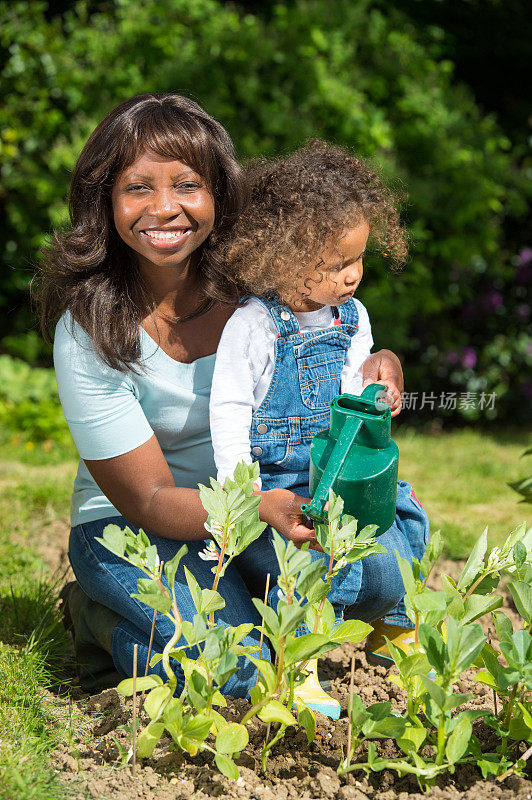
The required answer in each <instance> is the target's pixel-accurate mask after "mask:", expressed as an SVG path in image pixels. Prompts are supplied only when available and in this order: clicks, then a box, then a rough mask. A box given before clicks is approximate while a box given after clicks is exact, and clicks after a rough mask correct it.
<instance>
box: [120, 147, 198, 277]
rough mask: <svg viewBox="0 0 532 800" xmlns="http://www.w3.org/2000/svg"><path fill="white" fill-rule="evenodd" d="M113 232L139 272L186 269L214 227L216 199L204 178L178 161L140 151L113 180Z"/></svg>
mask: <svg viewBox="0 0 532 800" xmlns="http://www.w3.org/2000/svg"><path fill="white" fill-rule="evenodd" d="M112 204H113V215H114V222H115V227H116V230H117V232H118V234H119V236H120V237H121V238H122V239H123V240H124V242H125V243H126V244H127V245H128V246H129V247H130V248H131V249H132V250H134V251H135V252H136V253H137V255H138V258H139V262H140V265H141V267H142V268H144V269H147V270H148V271H149V272H150V273H153V268H154V267H156V268H157V267H163V268H175V267H179V268H180V269H181V270H183V269H185V268H186V267H187V266H188V264H189V261H190V256H191V255H192V253H193V252H194V250H196V249H197V248H198V247H199V246H200V245H201V244H203V242H204V241H205V239H206V238H207V236H208V235H209V233H210V232H211V231H212V228H213V225H214V200H213V197H212V194H211V192H210V189H209V188H208V186H207V184H206V182H205V180H204V179H203V178H202V177H201V176H200V175H198V174H197V172H195V171H194V170H193V169H192V168H191V167H188V166H187V165H186V164H184V163H183V162H181V161H177V160H174V159H170V158H164V157H163V156H158V155H156V154H155V153H153V152H145V153H141V154H140V155H138V156H137V158H136V159H135V161H134V162H133V163H132V164H131V166H129V167H128V168H127V169H125V170H124V171H123V172H122V173H121V174H120V175H119V176H118V178H117V179H116V181H115V185H114V186H113V192H112Z"/></svg>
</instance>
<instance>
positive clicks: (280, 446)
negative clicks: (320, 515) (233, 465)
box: [249, 297, 358, 496]
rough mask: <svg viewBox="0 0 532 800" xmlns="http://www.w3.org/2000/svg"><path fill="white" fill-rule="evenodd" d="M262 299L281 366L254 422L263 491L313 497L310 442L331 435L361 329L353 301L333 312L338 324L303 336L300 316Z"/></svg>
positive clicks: (277, 363) (252, 432) (252, 437)
mask: <svg viewBox="0 0 532 800" xmlns="http://www.w3.org/2000/svg"><path fill="white" fill-rule="evenodd" d="M256 299H258V300H259V301H260V302H261V303H262V304H263V305H264V307H265V308H266V309H267V310H268V311H269V312H270V315H271V317H272V319H273V321H274V323H275V326H276V328H277V339H276V340H275V363H274V369H273V375H272V379H271V382H270V386H269V388H268V392H267V394H266V397H265V398H264V400H263V401H262V403H261V405H260V407H259V408H258V409H257V410H256V411H255V413H254V414H253V416H252V419H251V427H250V431H249V437H250V444H251V455H252V457H253V460H254V461H258V462H259V464H260V474H261V479H262V488H263V489H273V488H281V489H296V488H298V489H301V493H302V494H303V496H306V495H307V494H308V482H309V462H310V443H311V441H312V439H313V437H314V436H315V435H316V434H317V433H319V432H320V431H323V430H327V428H328V427H329V421H330V404H331V400H332V399H333V398H334V397H336V395H338V394H340V380H341V375H342V369H343V367H344V363H345V359H346V355H347V351H348V350H349V347H350V346H351V338H352V337H353V336H354V334H355V333H356V331H357V328H358V311H357V307H356V305H355V301H354V300H353V298H351V299H349V300H348V301H347V302H346V303H344V304H343V305H341V306H339V307H338V308H335V307H333V308H332V312H333V315H334V318H335V319H334V325H333V326H332V327H331V328H325V329H320V330H315V331H310V332H308V333H301V332H300V330H299V323H298V321H297V318H296V316H295V315H294V314H293V313H292V311H290V309H289V308H288V307H287V306H285V305H284V304H283V303H282V301H281V300H280V299H279V298H275V297H274V298H273V299H269V298H266V297H259V298H256Z"/></svg>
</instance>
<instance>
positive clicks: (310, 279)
mask: <svg viewBox="0 0 532 800" xmlns="http://www.w3.org/2000/svg"><path fill="white" fill-rule="evenodd" d="M368 236H369V226H368V225H367V223H365V222H362V223H360V225H357V226H356V228H349V229H348V230H347V231H345V233H344V234H343V235H341V236H340V237H339V238H338V239H337V240H336V241H334V242H331V243H330V244H328V245H327V247H326V248H325V249H324V250H322V251H321V252H320V258H321V259H322V261H323V263H322V264H320V265H319V266H318V267H314V268H313V269H311V270H308V271H306V272H303V273H302V275H301V278H300V283H299V285H298V286H297V290H296V292H297V294H296V295H295V296H294V298H292V299H291V301H289V303H288V305H289V306H290V307H291V308H292V309H293V310H294V311H315V310H316V309H318V308H321V307H322V306H340V305H342V303H345V302H346V301H347V300H349V298H350V297H352V296H353V295H354V293H355V291H356V288H357V286H358V284H359V283H360V281H361V279H362V274H363V266H362V258H363V256H364V251H365V249H366V244H367V241H368Z"/></svg>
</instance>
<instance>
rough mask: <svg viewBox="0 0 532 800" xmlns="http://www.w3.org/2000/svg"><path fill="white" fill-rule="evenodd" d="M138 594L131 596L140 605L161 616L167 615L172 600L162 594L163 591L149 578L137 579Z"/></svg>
mask: <svg viewBox="0 0 532 800" xmlns="http://www.w3.org/2000/svg"><path fill="white" fill-rule="evenodd" d="M137 589H138V594H132V595H131V597H134V598H135V599H136V600H140V601H141V603H144V604H145V605H147V606H149V607H150V608H154V609H155V610H156V611H161V612H162V613H163V614H168V612H169V611H170V609H171V608H172V599H171V598H170V597H168V596H167V595H165V594H164V593H163V590H162V589H161V587H160V586H158V585H157V584H156V583H155V581H152V580H151V578H139V579H138V581H137Z"/></svg>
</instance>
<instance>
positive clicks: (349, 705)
mask: <svg viewBox="0 0 532 800" xmlns="http://www.w3.org/2000/svg"><path fill="white" fill-rule="evenodd" d="M354 684H355V654H354V653H353V655H352V656H351V674H350V677H349V700H348V702H347V719H348V720H349V724H348V726H347V755H346V758H347V759H348V760H349V759H350V758H351V737H352V734H353V730H352V728H351V716H352V714H353V692H354V690H355V687H354Z"/></svg>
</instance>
